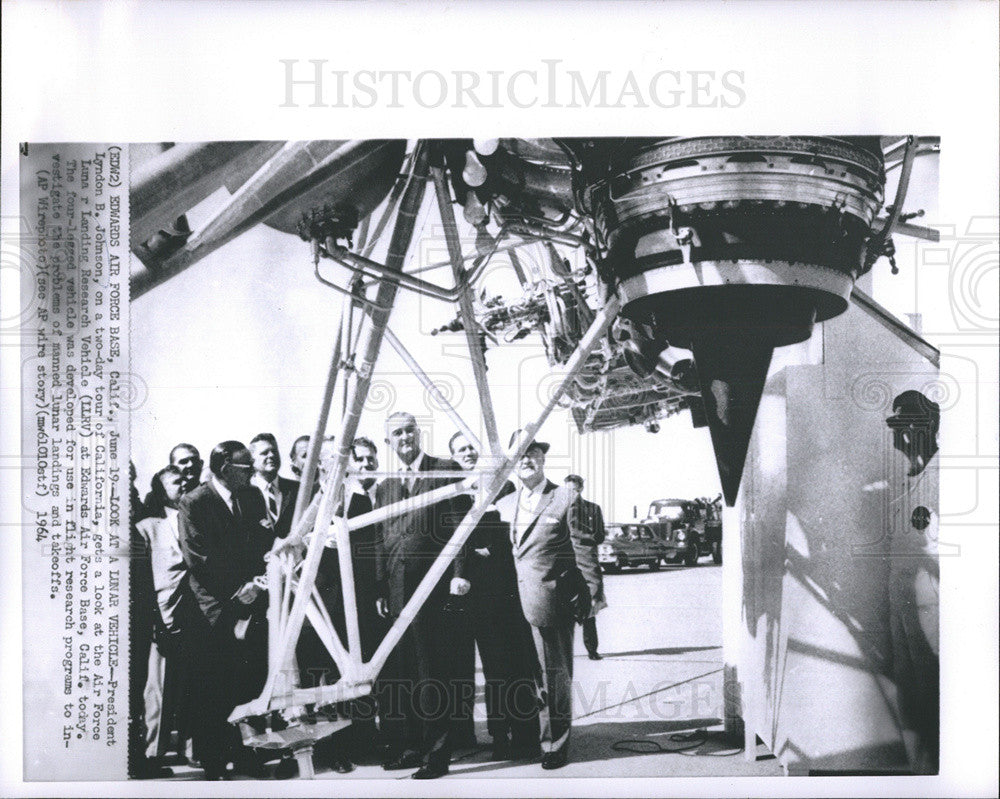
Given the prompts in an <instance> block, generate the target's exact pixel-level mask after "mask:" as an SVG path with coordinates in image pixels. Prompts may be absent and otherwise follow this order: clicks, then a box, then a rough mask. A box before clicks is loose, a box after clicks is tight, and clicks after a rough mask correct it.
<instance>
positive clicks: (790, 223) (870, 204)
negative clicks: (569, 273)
mask: <svg viewBox="0 0 1000 799" xmlns="http://www.w3.org/2000/svg"><path fill="white" fill-rule="evenodd" d="M590 159H591V162H590V163H589V164H584V169H585V172H586V174H588V175H590V176H591V182H590V183H589V185H588V187H587V190H586V196H587V198H588V200H589V203H588V204H589V205H590V207H591V208H592V209H593V210H594V221H595V225H596V229H597V232H598V238H599V240H600V241H602V242H603V244H604V247H603V252H602V253H601V259H600V262H599V271H600V273H601V277H602V279H603V280H604V282H605V283H606V284H607V285H609V286H610V287H612V288H613V289H614V290H615V291H616V292H617V294H618V296H619V298H620V299H621V300H622V304H623V309H622V315H623V316H624V317H625V318H626V319H628V320H630V321H631V322H632V324H633V325H634V326H635V327H637V328H640V329H642V330H643V331H645V332H646V336H647V337H648V341H645V342H643V354H644V358H642V359H637V360H638V361H639V362H640V365H642V362H645V363H647V364H650V363H651V362H652V360H653V359H652V357H651V356H652V354H653V353H655V352H659V351H661V350H662V349H664V348H665V347H667V346H668V344H669V345H671V346H676V347H681V348H684V349H688V350H691V351H692V352H693V355H694V362H695V368H696V370H697V375H698V380H699V383H700V388H701V393H702V401H703V405H704V412H705V415H706V417H707V422H708V426H709V428H710V429H711V432H712V443H713V447H714V449H715V456H716V461H717V465H718V468H719V476H720V479H721V481H722V486H723V493H724V494H725V497H726V501H727V503H729V504H730V505H732V504H733V502H734V501H735V499H736V494H737V492H738V489H739V485H740V480H741V478H742V473H743V465H744V461H745V459H746V452H747V447H748V445H749V441H750V435H751V433H752V431H753V424H754V419H755V418H756V413H757V407H758V405H759V403H760V397H761V394H762V391H763V387H764V382H765V380H766V377H767V369H768V365H769V364H770V361H771V355H772V353H773V351H774V348H775V347H780V346H784V345H787V344H793V343H797V342H800V341H804V340H806V339H807V338H809V336H810V335H811V333H812V329H813V325H814V324H815V323H816V322H818V321H824V320H826V319H830V318H832V317H834V316H837V315H838V314H840V313H842V312H843V311H844V310H846V308H847V301H848V297H849V296H850V293H851V289H852V288H853V285H854V281H855V280H856V279H857V277H858V276H859V275H860V274H861V273H863V272H864V271H867V269H868V268H870V263H866V260H865V248H866V245H867V243H868V241H869V239H870V238H871V237H872V226H873V223H874V220H875V217H876V214H877V212H878V210H879V208H880V207H881V205H882V199H883V192H884V185H885V173H884V164H883V158H882V151H881V146H880V141H879V139H878V138H877V137H847V138H833V137H806V136H789V137H764V136H746V137H742V136H741V137H737V136H710V137H697V138H674V139H659V140H650V139H629V140H625V146H624V147H621V146H620V145H619V146H617V147H616V148H614V149H608V150H605V151H603V153H602V152H596V153H594V154H593V155H591V156H590ZM600 159H604V163H603V164H601V163H595V161H599V160H600ZM692 412H694V408H692Z"/></svg>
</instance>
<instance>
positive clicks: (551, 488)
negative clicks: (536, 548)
mask: <svg viewBox="0 0 1000 799" xmlns="http://www.w3.org/2000/svg"><path fill="white" fill-rule="evenodd" d="M555 494H556V484H555V483H550V482H547V483H546V484H545V489H544V490H543V492H542V498H541V499H540V500H538V506H537V507H536V508H535V510H534V512H533V513H532V514H531V516H530V517H529V518H528V523H527V524H526V525H524V532H523V533H521V537H520V539H519V540H518V546H523V545H524V541H525V539H526V538H527V537H528V534H529V533H530V532H531V531H532V530H534V528H535V525H537V524H538V517H539V516H541V515H542V512H543V511H544V510H545V509H546V508H547V507H548V506H549V504H550V503H551V502H552V498H553V497H554V496H555ZM519 499H520V498H519ZM520 522H521V519H518V523H519V524H520Z"/></svg>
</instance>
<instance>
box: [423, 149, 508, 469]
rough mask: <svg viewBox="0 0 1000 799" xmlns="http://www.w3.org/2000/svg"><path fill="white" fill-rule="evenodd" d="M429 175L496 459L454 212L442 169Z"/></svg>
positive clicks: (480, 347)
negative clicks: (435, 195)
mask: <svg viewBox="0 0 1000 799" xmlns="http://www.w3.org/2000/svg"><path fill="white" fill-rule="evenodd" d="M431 176H432V177H433V178H434V189H435V193H436V194H437V203H438V211H439V212H440V214H441V223H442V224H443V225H444V238H445V242H446V243H447V245H448V255H449V257H450V258H451V268H452V272H453V273H454V275H455V290H456V291H457V292H458V310H459V314H460V316H461V318H462V329H463V330H464V332H465V340H466V343H467V344H468V347H469V357H470V359H471V360H472V374H473V376H474V377H475V380H476V391H477V393H478V394H479V405H480V408H482V412H483V425H484V426H485V428H486V440H487V442H488V443H489V446H490V454H491V455H493V457H496V456H498V455H499V454H500V436H499V434H498V433H497V417H496V414H495V413H494V411H493V397H492V396H491V394H490V384H489V381H488V380H487V379H486V356H485V355H484V354H483V345H482V341H481V340H480V338H479V332H478V328H477V325H476V315H475V313H474V312H473V309H472V298H471V297H470V296H469V294H470V292H469V284H468V281H467V280H466V275H465V267H463V266H462V245H461V244H460V243H459V240H458V225H457V224H456V223H455V212H454V209H453V208H452V207H451V194H450V193H449V191H448V183H447V179H446V178H445V175H444V169H442V168H441V167H432V168H431Z"/></svg>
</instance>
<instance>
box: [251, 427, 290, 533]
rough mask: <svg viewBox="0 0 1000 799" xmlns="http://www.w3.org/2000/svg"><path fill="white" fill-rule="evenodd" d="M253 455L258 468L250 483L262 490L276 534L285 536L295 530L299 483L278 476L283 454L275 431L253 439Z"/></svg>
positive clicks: (254, 463)
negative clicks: (293, 521)
mask: <svg viewBox="0 0 1000 799" xmlns="http://www.w3.org/2000/svg"><path fill="white" fill-rule="evenodd" d="M250 454H251V455H252V456H253V469H254V473H253V477H251V478H250V483H251V485H253V486H254V488H256V489H257V490H258V491H260V494H261V497H263V499H264V508H265V509H266V510H267V519H268V521H269V522H270V526H271V529H272V530H273V531H274V535H275V537H276V538H284V537H285V536H287V535H288V532H289V531H290V530H291V529H292V516H293V515H294V513H295V499H296V497H298V495H299V484H298V482H296V481H295V480H289V479H287V478H285V477H280V476H279V475H278V470H279V469H280V468H281V455H280V454H279V452H278V441H277V439H276V438H275V437H274V436H273V435H272V434H271V433H258V434H257V435H255V436H254V437H253V438H252V439H250Z"/></svg>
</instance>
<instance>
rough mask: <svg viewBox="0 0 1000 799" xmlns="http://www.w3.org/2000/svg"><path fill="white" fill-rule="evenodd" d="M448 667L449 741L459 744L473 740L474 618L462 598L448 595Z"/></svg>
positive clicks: (474, 702)
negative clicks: (451, 687) (451, 688)
mask: <svg viewBox="0 0 1000 799" xmlns="http://www.w3.org/2000/svg"><path fill="white" fill-rule="evenodd" d="M449 607H450V609H451V610H450V612H451V614H452V619H451V628H452V631H453V638H452V668H453V679H454V681H455V701H456V706H455V710H454V714H453V717H452V722H451V737H452V741H453V742H454V743H455V744H456V745H457V746H461V745H462V744H464V743H471V742H472V741H473V740H475V737H476V730H475V723H474V721H473V717H472V714H473V709H474V708H475V705H476V618H475V614H474V613H473V609H472V608H471V607H470V605H469V604H468V602H467V601H466V600H465V598H464V597H462V598H456V597H452V598H451V601H450V603H449Z"/></svg>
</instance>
